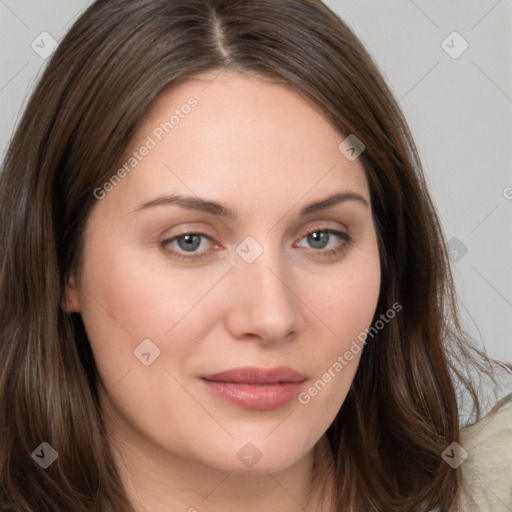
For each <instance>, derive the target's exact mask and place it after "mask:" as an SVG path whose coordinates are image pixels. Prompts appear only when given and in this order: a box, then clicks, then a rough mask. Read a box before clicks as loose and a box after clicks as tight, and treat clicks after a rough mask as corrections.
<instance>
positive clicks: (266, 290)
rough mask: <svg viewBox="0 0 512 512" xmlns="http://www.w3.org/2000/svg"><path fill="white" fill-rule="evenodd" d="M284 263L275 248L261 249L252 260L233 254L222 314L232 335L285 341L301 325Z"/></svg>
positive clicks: (290, 270) (268, 341)
mask: <svg viewBox="0 0 512 512" xmlns="http://www.w3.org/2000/svg"><path fill="white" fill-rule="evenodd" d="M284 263H285V262H283V261H282V258H281V257H280V256H279V254H278V250H275V251H272V253H271V252H270V250H268V249H265V250H264V251H263V253H262V254H261V255H260V256H259V257H258V258H257V259H256V260H255V261H253V262H252V263H247V262H246V261H244V260H243V259H242V258H240V257H238V256H236V259H235V266H234V268H233V270H232V271H231V272H230V274H231V275H230V280H232V281H231V283H230V290H232V292H230V297H229V300H228V304H229V306H228V310H227V318H226V324H227V328H228V330H229V331H230V333H231V335H232V336H233V337H235V338H236V339H240V340H242V339H245V340H251V339H252V340H257V341H259V342H260V343H263V344H267V345H268V344H276V343H286V342H288V341H290V340H291V339H292V338H293V336H294V334H296V333H297V332H298V331H299V330H300V329H301V328H302V325H303V318H302V315H301V308H300V304H301V301H300V299H299V297H298V296H297V295H296V293H295V291H294V288H296V286H294V285H296V283H295V282H294V279H293V268H292V267H291V266H290V265H289V264H288V265H285V264H284Z"/></svg>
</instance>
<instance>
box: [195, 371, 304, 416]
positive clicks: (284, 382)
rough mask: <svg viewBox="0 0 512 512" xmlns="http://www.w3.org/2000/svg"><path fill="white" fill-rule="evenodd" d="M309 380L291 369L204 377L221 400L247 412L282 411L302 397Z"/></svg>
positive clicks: (226, 373) (222, 373)
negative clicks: (280, 409)
mask: <svg viewBox="0 0 512 512" xmlns="http://www.w3.org/2000/svg"><path fill="white" fill-rule="evenodd" d="M306 380H307V377H306V376H305V375H303V374H301V373H299V372H298V371H296V370H293V369H292V368H288V367H283V366H281V367H279V368H271V369H264V368H257V367H244V368H234V369H232V370H227V371H223V372H219V373H215V374H213V375H207V376H205V377H202V381H203V382H204V383H205V385H206V386H207V388H208V389H209V390H210V391H211V392H212V393H213V394H214V395H216V396H217V397H220V398H221V399H223V400H225V401H228V402H231V403H233V404H235V405H237V406H239V407H242V408H244V409H252V410H259V411H268V410H273V409H278V408H279V407H282V406H283V405H285V404H287V403H289V402H290V401H292V400H293V399H294V398H296V396H297V395H298V394H299V393H300V391H301V389H302V387H303V385H304V382H305V381H306Z"/></svg>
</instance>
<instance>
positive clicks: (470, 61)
mask: <svg viewBox="0 0 512 512" xmlns="http://www.w3.org/2000/svg"><path fill="white" fill-rule="evenodd" d="M90 3H92V2H90V1H84V0H48V1H45V2H41V1H40V0H0V56H1V60H0V62H1V67H0V71H1V74H0V158H1V157H2V156H3V154H4V152H5V147H6V145H7V143H8V141H9V138H10V136H11V134H12V131H13V128H14V126H15V124H16V122H17V119H18V118H19V113H20V111H21V109H22V108H23V105H24V104H25V102H26V99H27V97H28V95H29V93H30V91H31V90H32V88H33V86H34V84H35V81H36V79H37V78H38V76H39V75H40V72H41V69H42V67H43V66H44V63H45V59H44V58H42V57H41V56H40V55H38V53H36V51H34V50H33V49H32V45H33V44H34V45H36V44H38V45H39V52H44V51H46V50H47V49H48V48H49V41H50V40H49V38H48V36H46V35H43V36H41V35H40V34H41V33H43V32H47V33H48V34H50V35H51V36H52V37H53V38H54V39H55V40H57V41H58V40H60V39H61V38H62V36H63V35H64V34H65V32H66V31H67V30H68V29H69V27H70V25H71V23H72V21H73V20H74V19H76V17H77V16H78V15H79V14H80V12H81V11H82V10H83V9H85V7H87V6H88V5H89V4H90ZM326 3H327V4H328V5H329V6H330V7H331V8H333V9H334V10H335V11H336V12H337V13H338V14H339V15H340V16H341V17H342V19H343V20H345V22H347V23H348V24H349V26H350V27H351V28H352V29H353V30H354V31H355V33H356V34H357V35H358V36H359V37H360V38H361V39H362V41H363V42H364V44H365V46H366V47H367V48H368V50H369V52H370V53H371V54H372V55H373V57H374V58H375V60H376V62H377V64H378V65H379V67H380V69H381V71H382V73H383V74H384V76H385V78H386V79H387V81H388V83H389V84H390V86H391V89H392V91H393V92H394V94H395V97H396V98H397V99H398V100H399V102H400V105H401V107H402V109H403V111H404V113H405V116H406V118H407V119H408V121H409V124H410V127H411V129H412V132H413V135H414V136H415V139H416V142H417V145H418V148H419V150H420V155H421V157H422V160H423V163H424V168H425V172H426V174H427V179H428V182H429V186H430V190H431V193H432V195H433V198H434V201H435V203H436V206H437V208H438V211H439V214H440V216H441V219H442V223H443V228H444V230H445V234H446V236H447V238H448V239H449V240H451V242H450V245H451V248H452V249H453V252H452V258H453V261H452V265H453V270H454V274H455V278H456V283H457V286H458V290H459V293H460V297H461V301H462V303H463V305H465V308H466V310H467V314H466V320H467V322H468V327H469V329H470V331H471V332H472V334H473V335H474V336H475V337H477V339H478V340H479V341H480V343H481V344H483V345H484V346H485V347H486V348H487V350H488V351H489V353H490V354H491V355H492V356H494V357H497V358H500V359H502V360H506V361H509V362H512V337H511V334H510V333H511V330H512V272H511V264H510V262H511V261H512V236H511V229H510V226H511V220H512V172H511V159H512V158H511V153H512V151H511V146H512V136H511V135H512V123H511V120H512V66H511V62H512V59H511V53H512V52H511V49H512V44H511V42H512V41H511V39H512V1H511V0H498V1H496V0H472V1H468V0H459V1H456V0H451V1H448V2H447V1H444V2H443V1H441V0H429V1H427V0H414V1H413V0H382V1H370V0H364V1H361V0H327V2H326ZM454 31H456V32H458V33H459V34H460V36H461V37H462V38H463V39H461V38H460V37H458V36H450V34H452V33H453V32H454ZM448 36H450V37H448ZM447 38H448V39H447ZM41 39H42V41H41ZM464 40H465V41H466V42H467V44H468V45H469V46H468V48H467V50H466V51H464V53H462V54H460V55H458V53H460V51H461V50H462V49H463V47H464ZM443 41H445V43H444V44H442V43H443ZM45 48H46V50H45ZM445 49H446V50H448V51H449V52H451V53H452V54H453V55H454V56H457V55H458V56H457V58H453V57H452V56H450V55H449V54H448V53H447V52H446V51H445ZM454 237H455V238H454ZM464 247H466V248H467V253H465V254H464V251H465V249H464ZM461 248H462V249H463V250H462V251H461Z"/></svg>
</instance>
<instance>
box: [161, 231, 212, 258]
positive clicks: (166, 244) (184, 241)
mask: <svg viewBox="0 0 512 512" xmlns="http://www.w3.org/2000/svg"><path fill="white" fill-rule="evenodd" d="M205 240H207V241H208V242H210V243H211V242H212V239H211V238H210V237H209V236H207V235H205V234H204V233H182V234H180V235H177V236H174V237H172V238H169V239H167V240H164V241H163V242H162V247H163V248H164V249H165V250H166V251H168V252H170V253H172V254H173V256H176V257H178V258H200V257H203V256H207V255H208V252H207V251H205V250H203V251H198V249H199V248H202V249H204V246H205V244H206V245H208V242H205ZM187 253H188V255H187Z"/></svg>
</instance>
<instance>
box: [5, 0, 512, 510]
mask: <svg viewBox="0 0 512 512" xmlns="http://www.w3.org/2000/svg"><path fill="white" fill-rule="evenodd" d="M0 195H1V196H0V204H1V206H0V208H1V209H2V216H1V219H2V221H1V224H0V225H1V234H2V241H3V243H4V257H3V259H2V267H1V271H0V276H1V290H2V292H1V293H2V307H1V311H2V313H1V316H0V318H1V321H0V322H1V323H0V332H1V342H0V343H1V348H2V353H3V355H4V362H3V366H2V370H1V373H0V403H1V408H2V409H1V414H0V418H1V419H0V422H1V423H0V425H1V430H2V432H3V434H2V435H3V443H2V445H1V450H2V451H1V457H0V461H1V462H0V465H1V471H0V475H1V476H0V479H1V480H0V482H1V485H0V492H1V494H0V496H1V500H2V505H3V507H4V509H5V510H16V511H39V510H55V511H64V510H73V511H90V510H98V511H121V510H122V511H142V510H147V511H159V510H189V511H193V510H197V511H201V512H202V511H213V510H226V511H227V510H239V509H241V508H242V507H243V508H244V509H247V510H251V511H259V510H280V511H294V510H322V511H334V510H336V511H359V510H364V511H367V510H372V511H377V510H379V511H381V510H382V511H388V510H401V511H406V510H407V511H409V510H410V511H413V510H414V511H419V510H425V511H427V510H433V509H439V510H457V509H458V508H460V507H466V508H465V509H464V510H467V509H468V508H467V507H468V505H467V504H468V503H471V501H470V500H472V499H473V498H474V497H475V498H476V501H474V505H471V506H475V507H481V506H486V505H483V503H484V501H483V500H484V498H485V499H487V498H489V497H490V498H489V499H492V497H493V496H494V495H495V494H496V493H495V489H494V488H493V486H492V485H491V483H489V482H481V485H482V488H481V489H480V490H479V491H478V493H476V494H475V493H474V492H473V491H472V490H471V489H468V488H467V484H468V482H470V483H471V482H473V483H474V482H475V481H476V480H475V479H473V480H471V479H472V477H474V476H475V475H477V476H478V470H479V469H480V468H483V467H484V464H483V463H480V458H478V460H477V461H476V463H477V471H476V472H475V471H474V472H473V473H471V472H469V473H468V475H467V478H466V477H465V478H464V479H462V478H461V475H464V467H465V465H466V467H467V466H469V463H470V462H471V461H472V460H473V459H469V457H470V456H471V457H472V456H473V451H472V450H470V451H471V453H468V452H467V450H466V449H465V448H464V446H466V447H468V446H469V444H468V443H471V442H472V443H473V444H472V445H471V446H474V453H478V449H477V447H478V446H480V445H481V441H482V435H480V436H479V435H478V434H477V435H473V437H472V438H471V439H470V438H469V437H466V436H468V435H469V434H471V433H472V432H473V433H474V432H475V430H473V431H469V432H468V430H463V432H462V434H461V432H460V427H461V424H460V423H461V422H460V418H459V412H458V394H459V392H460V391H461V389H463V388H464V386H465V388H466V389H467V390H468V391H469V393H470V395H471V396H472V397H473V399H474V404H475V408H476V417H475V419H478V418H479V417H480V416H481V414H480V405H479V402H478V399H477V395H476V392H475V391H474V388H473V386H472V384H471V382H470V380H469V378H467V377H466V374H465V371H464V368H465V367H466V366H468V367H474V366H476V367H478V368H479V369H480V370H481V371H482V372H483V373H484V374H488V375H489V376H491V377H493V372H494V371H495V365H493V363H492V362H491V361H490V360H489V359H488V358H487V357H486V356H485V354H482V353H480V352H479V350H478V349H476V348H475V347H474V346H473V345H472V344H471V342H470V340H469V339H468V336H467V335H466V334H465V333H464V332H463V330H462V328H461V327H460V324H459V321H458V317H457V309H456V300H455V294H454V289H453V283H452V280H451V275H450V271H449V265H448V263H447V261H448V260H447V255H446V250H445V246H444V240H443V236H442V233H441V229H440V226H439V222H438V219H437V216H436V213H435V211H434V208H433V206H432V202H431V200H430V197H429V195H428V192H427V190H426V187H425V182H424V178H423V175H422V171H421V164H420V161H419V158H418V156H417V152H416V149H415V146H414V143H413V141H412V139H411V136H410V133H409V130H408V128H407V125H406V122H405V120H404V119H403V117H402V114H401V112H400V110H399V108H398V106H397V104H396V102H395V100H394V99H393V97H392V95H391V94H390V92H389V89H388V88H387V86H386V84H385V83H384V81H383V79H382V78H381V77H380V75H379V73H378V71H377V69H376V66H375V65H374V64H373V62H372V60H371V58H370V57H369V56H368V54H367V53H366V52H365V50H364V48H363V47H362V45H361V43H360V42H359V41H358V40H357V39H356V37H355V36H354V35H353V34H352V33H351V32H350V30H349V29H348V28H347V27H346V25H345V24H344V23H343V22H342V21H340V20H339V19H338V18H337V17H336V16H335V15H334V14H333V13H332V12H331V11H330V10H329V9H328V8H327V7H325V6H324V5H323V4H322V3H320V2H318V1H315V0H300V1H297V0H293V1H291V0H289V1H288V0H285V1H280V2H272V1H270V0H266V1H265V0H252V1H229V0H174V1H169V0H111V1H109V2H102V1H98V2H95V3H94V4H93V5H92V6H91V7H90V8H89V9H88V10H87V11H86V12H85V13H84V14H83V15H82V16H81V18H80V19H79V20H78V21H77V22H76V24H75V25H74V26H73V28H72V29H71V31H70V32H69V34H68V35H67V36H66V37H65V38H64V40H63V41H62V43H61V45H60V46H59V48H58V49H57V51H56V52H55V54H54V56H53V57H52V59H51V61H50V62H49V64H48V67H47V69H46V70H45V73H44V76H43V77H42V79H41V82H40V83H39V85H38V87H37V88H36V91H35V92H34V94H33V96H32V98H31V101H30V103H29V105H28V107H27V110H26V112H25V114H24V116H23V119H22V120H21V123H20V125H19V127H18V129H17V132H16V134H15V136H14V138H13V140H12V143H11V145H10V148H9V151H8V154H7V157H6V160H5V164H4V168H3V171H2V174H1V176H0ZM461 385H462V387H461ZM501 405H502V404H501V403H500V404H498V405H497V408H496V412H495V413H494V412H493V414H492V415H491V417H486V418H487V420H486V421H490V422H492V424H493V425H494V433H495V435H496V436H497V438H499V439H500V440H501V441H500V448H499V450H498V449H497V448H494V450H493V451H492V454H493V455H496V453H498V452H499V453H500V454H501V456H502V457H503V459H502V460H501V461H500V462H501V464H500V467H502V468H506V467H507V460H509V459H507V457H509V458H510V454H508V455H506V453H507V445H506V441H507V439H508V440H510V437H511V435H512V434H511V431H510V427H509V426H508V425H507V422H509V421H510V414H511V412H510V411H511V410H512V409H502V408H501ZM482 425H484V423H481V422H477V423H475V425H473V427H481V426H482ZM487 431H489V430H487V429H486V432H487ZM464 443H466V445H465V444H464ZM485 446H488V443H486V444H485ZM466 457H468V463H465V462H464V461H465V459H466ZM488 459H489V458H488V457H483V458H482V460H483V461H484V462H485V460H488ZM494 462H495V460H494ZM502 475H503V476H502V478H501V479H500V485H501V484H503V486H502V487H503V488H506V486H507V485H509V488H510V482H511V478H510V474H508V476H507V475H506V474H505V472H502ZM507 479H508V480H507ZM473 490H474V489H473ZM500 492H501V491H500ZM509 494H510V492H509ZM498 498H499V500H500V501H499V503H498V505H500V506H501V504H505V506H508V505H507V504H506V502H505V500H506V499H508V498H510V496H508V497H507V496H506V494H505V491H504V492H503V493H502V495H500V496H498ZM498 505H496V506H498ZM492 506H494V504H493V505H492ZM475 510H477V509H475ZM482 510H484V509H482ZM493 510H494V508H493ZM496 510H497V508H496Z"/></svg>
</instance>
